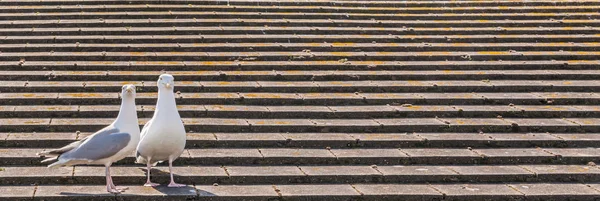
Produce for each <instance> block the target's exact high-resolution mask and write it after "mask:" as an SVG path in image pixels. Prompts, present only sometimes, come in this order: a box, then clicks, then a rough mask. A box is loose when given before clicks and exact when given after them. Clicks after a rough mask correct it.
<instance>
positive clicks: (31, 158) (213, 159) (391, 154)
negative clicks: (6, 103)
mask: <svg viewBox="0 0 600 201" xmlns="http://www.w3.org/2000/svg"><path fill="white" fill-rule="evenodd" d="M42 150H43V149H24V148H20V149H0V159H2V160H1V162H0V163H2V165H5V166H23V165H27V166H41V165H45V164H41V163H40V161H41V160H42V158H41V157H39V156H37V155H36V153H38V152H40V151H42ZM188 153H189V155H188ZM599 157H600V149H598V148H469V149H465V148H462V149H458V148H402V149H393V148H377V149H366V148H362V149H334V148H331V149H309V148H302V149H295V148H259V149H256V148H243V149H242V148H235V149H232V148H224V149H214V148H205V149H187V152H184V154H183V155H181V157H180V158H179V159H178V160H176V161H175V162H174V164H177V165H259V164H260V165H302V164H314V165H326V164H331V165H334V164H343V165H350V164H351V165H373V164H376V165H402V164H405V165H406V164H419V165H436V164H454V165H459V164H461V165H469V164H586V163H588V162H596V163H597V162H598V158H599ZM133 163H134V157H133V156H130V157H127V158H125V159H124V160H121V161H119V162H117V164H121V165H124V164H133Z"/></svg>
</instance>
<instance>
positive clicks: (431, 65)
mask: <svg viewBox="0 0 600 201" xmlns="http://www.w3.org/2000/svg"><path fill="white" fill-rule="evenodd" d="M599 64H600V61H598V60H538V61H525V60H522V61H345V60H341V61H287V62H284V61H27V60H20V61H6V62H1V63H0V66H1V67H2V68H3V69H5V70H18V71H22V70H35V71H47V70H97V71H109V72H111V71H124V70H129V71H143V70H153V71H161V70H168V71H171V72H176V71H181V70H187V71H191V70H193V71H197V70H208V71H215V70H225V71H227V70H270V71H272V70H278V71H289V70H313V71H314V70H419V71H422V70H510V71H513V70H582V69H585V70H597V69H596V66H597V65H599Z"/></svg>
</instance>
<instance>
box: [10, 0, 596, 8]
mask: <svg viewBox="0 0 600 201" xmlns="http://www.w3.org/2000/svg"><path fill="white" fill-rule="evenodd" d="M129 2H130V3H132V4H136V3H137V4H141V3H148V2H151V3H153V4H163V3H164V2H161V1H158V0H150V1H140V0H132V1H129ZM120 3H122V2H121V1H116V0H85V1H80V2H77V3H75V2H72V1H65V0H42V1H37V0H35V1H34V0H5V1H2V4H4V5H69V4H77V5H94V4H108V5H110V4H120ZM169 3H179V4H188V3H191V4H193V5H229V6H232V5H270V6H298V5H307V6H309V5H311V6H319V5H320V6H334V5H345V6H356V7H373V6H390V7H399V6H405V7H423V6H431V7H436V6H439V7H461V6H544V5H545V6H557V5H596V4H597V3H598V2H597V1H594V0H582V1H549V0H537V1H525V2H518V1H405V0H402V1H396V0H391V1H390V0H387V1H364V0H362V1H345V0H332V1H292V0H278V1H275V2H274V1H270V0H258V1H248V0H229V1H227V0H210V1H201V0H187V1H182V0H175V1H170V2H169Z"/></svg>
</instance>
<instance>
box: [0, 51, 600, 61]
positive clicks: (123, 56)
mask: <svg viewBox="0 0 600 201" xmlns="http://www.w3.org/2000/svg"><path fill="white" fill-rule="evenodd" d="M598 56H600V52H597V51H480V52H445V51H426V52H312V51H298V52H106V51H102V52H53V51H50V52H3V53H2V54H0V59H1V60H13V61H14V60H22V59H25V60H33V61H35V60H52V61H72V60H73V59H77V60H104V61H111V60H114V61H128V60H139V59H144V60H152V61H160V60H169V59H186V60H190V59H191V60H199V61H234V60H250V61H286V60H338V61H340V60H341V61H342V62H340V63H344V62H343V61H345V60H371V61H395V60H397V59H408V60H411V61H436V60H455V61H462V60H471V59H473V60H486V59H492V60H499V59H501V60H528V59H529V60H540V59H575V60H577V59H581V60H593V59H597V58H598Z"/></svg>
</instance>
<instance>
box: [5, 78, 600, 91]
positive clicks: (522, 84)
mask: <svg viewBox="0 0 600 201" xmlns="http://www.w3.org/2000/svg"><path fill="white" fill-rule="evenodd" d="M125 84H134V85H136V86H137V87H138V90H139V91H144V92H155V91H157V90H158V89H157V88H156V83H155V82H144V81H133V80H129V81H119V82H114V81H61V82H58V81H0V91H3V92H21V93H22V92H114V91H119V90H120V89H121V87H122V86H123V85H125ZM175 85H176V87H175V90H176V91H179V92H180V93H181V92H184V93H191V92H238V93H240V92H283V93H315V92H326V93H332V92H346V93H348V92H349V93H353V92H360V93H362V92H364V93H382V92H387V93H398V92H402V93H424V92H590V93H591V92H594V91H600V89H599V87H600V86H599V85H598V80H425V81H415V80H362V81H178V82H176V83H175Z"/></svg>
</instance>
